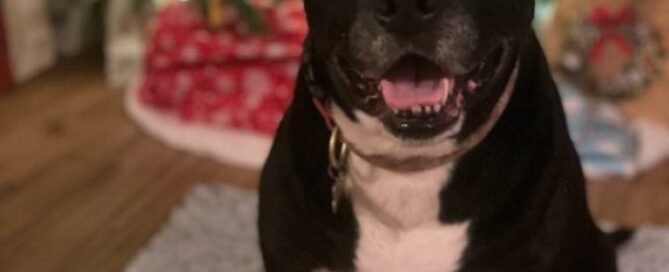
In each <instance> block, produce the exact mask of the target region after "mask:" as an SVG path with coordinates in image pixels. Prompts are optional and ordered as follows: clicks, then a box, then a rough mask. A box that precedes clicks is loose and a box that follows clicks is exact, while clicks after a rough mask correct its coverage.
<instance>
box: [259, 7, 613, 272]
mask: <svg viewBox="0 0 669 272" xmlns="http://www.w3.org/2000/svg"><path fill="white" fill-rule="evenodd" d="M418 1H421V0H418ZM367 2H374V1H369V0H337V1H326V0H306V9H307V13H308V15H309V22H310V27H311V33H310V37H309V39H308V41H307V43H309V44H308V46H307V50H308V52H307V53H309V54H311V55H313V59H310V62H313V63H308V64H307V65H313V66H314V67H315V68H314V69H315V70H316V73H317V77H318V78H319V79H320V81H322V82H321V84H322V86H321V87H322V88H323V89H325V90H326V92H327V99H330V100H332V101H334V102H335V103H337V105H339V106H340V107H341V108H343V109H344V110H345V111H347V113H349V116H350V117H351V118H352V119H355V117H354V116H353V114H351V111H352V110H353V109H362V110H366V111H367V112H369V113H370V114H374V110H373V109H368V108H366V107H365V105H363V104H361V102H360V101H361V100H360V99H357V98H356V97H355V96H356V95H357V94H354V93H352V92H351V91H350V90H342V89H341V88H337V87H338V86H341V84H340V83H337V82H335V81H337V79H336V75H333V74H332V70H331V69H327V68H322V69H319V68H318V67H319V66H321V65H322V66H323V67H325V66H327V65H328V64H327V63H328V61H329V58H331V57H332V55H333V54H335V53H333V52H339V53H341V52H345V53H343V54H344V55H346V54H352V53H351V52H350V51H352V50H363V51H364V49H362V47H360V46H356V45H351V43H355V41H351V40H355V39H366V38H364V35H363V34H360V33H357V34H356V33H351V29H353V28H354V27H353V25H354V23H355V21H356V20H363V21H364V19H360V18H361V17H365V16H364V14H365V13H366V11H365V10H364V8H363V4H364V3H367ZM406 2H413V1H408V0H407V1H406ZM428 2H429V0H428ZM443 2H444V3H446V2H447V3H449V4H444V7H443V8H444V9H445V10H456V11H458V12H464V13H465V14H469V15H468V18H469V21H470V22H471V24H472V27H470V28H471V29H476V30H471V29H470V30H471V31H475V32H477V33H476V35H475V36H476V37H478V38H477V39H473V38H471V39H470V38H467V37H469V36H466V35H467V33H465V32H467V31H464V32H463V30H462V29H461V30H460V31H454V32H449V31H446V32H444V30H443V28H442V29H441V30H439V31H441V32H439V31H436V30H435V32H429V31H430V30H425V32H421V33H440V34H438V35H446V36H447V37H448V39H454V40H455V41H452V42H451V44H450V45H449V50H451V51H453V50H455V51H457V50H460V51H459V53H457V54H454V55H453V54H452V55H443V54H442V60H441V61H437V62H438V63H439V64H440V65H442V66H443V67H446V68H447V69H449V70H450V71H453V72H457V71H455V70H458V69H465V68H463V67H467V66H468V65H469V64H471V63H473V62H476V61H478V60H477V59H476V57H475V56H476V55H481V54H483V53H482V52H485V50H486V46H490V45H491V44H496V43H498V42H499V41H504V42H506V44H508V45H509V47H508V48H509V52H508V54H509V55H510V56H512V57H511V58H510V59H509V60H506V62H507V63H506V64H501V65H500V67H501V68H500V69H499V71H498V72H497V75H496V76H495V78H493V79H491V82H496V83H495V84H493V83H491V84H490V85H491V87H490V89H489V90H486V94H484V96H481V97H478V98H473V99H472V100H471V101H473V102H469V103H470V104H469V105H468V106H467V109H466V110H467V112H468V113H470V116H472V118H471V120H468V122H467V123H466V124H465V126H464V127H463V130H462V132H461V133H460V134H459V135H458V136H457V137H460V138H464V137H466V136H467V135H468V134H470V133H472V131H474V130H475V129H476V128H477V127H478V126H481V124H482V123H483V122H484V121H485V119H486V118H487V116H488V115H489V114H490V111H491V108H492V105H493V104H494V103H492V102H490V101H496V99H498V98H499V96H500V95H501V92H502V89H503V86H504V84H506V81H507V80H508V78H509V77H510V74H511V71H512V69H511V68H512V67H513V64H515V63H518V67H519V68H518V69H519V70H518V78H517V82H516V85H515V91H514V93H513V95H512V97H511V100H510V102H509V104H508V106H507V108H506V110H505V111H504V113H503V115H502V116H501V118H500V119H499V121H498V122H497V123H496V125H495V126H494V128H493V129H492V131H491V132H490V133H489V134H488V135H487V137H485V138H484V139H483V140H482V141H481V142H480V143H479V144H478V145H476V146H475V147H473V148H472V149H471V150H468V152H466V153H465V154H464V155H462V156H460V157H459V158H457V160H456V163H455V168H454V170H453V175H452V176H451V178H450V180H449V182H448V185H446V186H445V188H444V189H443V191H442V192H441V210H440V220H441V221H442V222H443V223H444V224H450V223H458V222H463V221H471V225H470V228H469V231H468V236H469V244H468V246H467V248H466V250H465V252H464V254H463V256H462V259H461V265H460V270H459V271H462V272H467V271H495V272H503V271H513V272H517V271H565V272H567V271H569V272H580V271H584V272H585V271H588V272H599V271H602V272H611V271H616V267H615V258H614V253H613V250H612V248H611V245H610V243H609V242H608V241H607V239H606V238H605V236H604V235H603V234H602V233H601V232H600V230H599V229H598V228H597V227H596V225H595V224H594V222H593V220H592V218H591V215H590V214H589V211H588V207H587V204H586V196H585V193H584V192H585V188H584V187H585V186H584V177H583V174H582V171H581V167H580V164H579V159H578V157H577V155H576V152H575V150H574V146H573V144H572V142H571V140H570V138H569V135H568V133H567V129H566V124H565V117H564V113H563V109H562V106H561V103H560V97H559V96H558V93H557V91H556V87H555V84H554V82H553V79H552V77H551V74H550V71H549V68H548V66H547V62H546V59H545V57H544V53H543V51H542V49H541V46H540V44H539V42H538V40H537V38H536V37H535V35H534V34H533V32H532V31H531V28H530V21H531V17H532V15H531V10H532V9H533V1H531V0H451V1H445V0H444V1H443ZM399 3H402V2H401V1H400V2H399ZM448 5H453V6H448ZM397 8H400V9H402V8H406V7H405V6H403V5H399V6H398V7H397ZM494 12H499V13H501V14H499V15H498V14H496V13H494ZM361 14H362V15H361ZM511 17H513V18H511ZM459 23H462V21H459ZM370 24H371V23H370ZM474 25H475V26H476V27H473V26H474ZM377 26H378V25H377ZM418 27H424V26H417V25H415V24H414V25H412V24H398V25H396V26H392V27H390V26H386V27H385V28H386V29H393V31H392V32H393V34H392V35H396V36H401V35H409V33H411V32H412V31H414V32H416V29H418ZM369 28H374V26H369ZM493 29H496V30H497V31H493ZM385 31H388V30H385ZM389 32H390V31H389ZM377 34H378V33H377ZM470 34H471V33H470ZM356 35H358V36H359V37H356ZM430 35H437V34H430ZM430 35H428V34H425V35H419V36H418V37H413V38H407V39H411V40H413V41H416V44H428V45H429V44H430V39H437V38H438V37H434V36H430ZM458 35H463V36H458ZM458 39H462V40H458ZM467 39H470V40H467ZM342 40H346V41H347V42H346V43H348V44H347V45H345V46H343V45H341V44H342V43H343V42H342ZM398 40H402V39H399V38H398ZM394 46H396V47H401V46H400V45H394ZM342 48H346V49H342ZM414 48H419V49H416V50H415V51H412V52H414V53H417V54H431V53H435V51H434V50H432V49H430V48H429V46H424V47H420V46H415V47H414ZM420 48H423V49H420ZM338 50H341V51H338ZM347 50H348V51H347ZM421 50H422V51H421ZM401 53H402V50H399V49H387V50H386V51H384V52H378V53H374V52H367V53H366V54H363V55H364V56H365V57H364V58H361V57H356V56H348V55H346V56H345V57H344V58H347V59H348V62H349V65H352V66H354V67H356V68H357V69H360V70H362V71H364V72H368V73H369V74H370V76H372V77H373V76H374V74H375V73H382V72H378V71H376V70H379V71H382V70H383V69H386V68H387V67H388V66H389V65H391V64H390V62H392V60H393V59H395V60H396V59H397V57H396V56H395V55H398V56H399V55H400V54H401ZM379 54H385V56H382V57H379ZM389 55H392V56H389ZM374 57H376V58H383V59H384V61H379V62H376V63H375V64H372V63H374V60H373V58H374ZM385 62H388V63H385ZM505 65H506V67H504V66H505ZM305 70H306V69H305V67H303V69H302V70H301V72H300V75H299V78H298V82H297V88H296V93H295V98H294V101H293V103H292V105H291V106H290V108H289V110H288V111H287V113H286V115H285V118H284V120H283V122H282V124H281V126H280V128H279V130H278V132H277V137H276V140H275V144H274V147H273V149H272V152H271V155H270V157H269V160H268V161H267V164H266V166H265V168H264V171H263V174H262V183H261V192H260V194H261V198H260V217H259V230H260V239H261V247H262V251H263V257H264V261H265V268H266V270H267V271H279V272H280V271H285V272H301V271H313V270H314V269H317V268H327V269H329V270H332V271H355V265H354V262H355V257H356V256H355V249H356V242H357V237H358V230H357V222H356V218H355V215H354V212H353V208H352V204H351V201H350V200H349V199H347V198H344V199H343V200H342V201H341V202H340V203H339V209H338V210H337V212H336V213H333V211H332V209H331V197H332V196H331V187H332V185H333V180H332V179H331V178H330V177H329V176H328V174H327V171H326V170H327V167H328V161H327V156H328V153H327V146H328V139H329V136H330V131H329V129H328V128H327V127H326V125H325V122H324V121H323V117H322V116H321V114H320V113H319V112H318V110H317V109H316V107H315V106H314V104H313V102H312V99H313V95H312V93H311V92H310V88H312V86H310V83H309V82H307V79H306V75H305V74H306V72H305ZM364 72H363V73H364ZM497 78H498V79H497ZM493 89H494V90H493ZM397 133H398V135H399V136H402V133H404V132H402V131H398V132H397ZM428 134H429V133H428ZM405 136H406V137H412V136H415V135H412V134H411V133H410V132H407V134H406V135H405ZM422 136H423V135H418V136H416V137H422Z"/></svg>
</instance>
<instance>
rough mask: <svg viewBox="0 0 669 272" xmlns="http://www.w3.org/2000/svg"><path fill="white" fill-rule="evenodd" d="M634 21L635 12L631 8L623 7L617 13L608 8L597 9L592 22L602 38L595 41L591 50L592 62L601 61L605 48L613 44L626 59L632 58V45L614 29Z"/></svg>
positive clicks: (592, 13) (591, 19) (593, 13)
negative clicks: (610, 43)
mask: <svg viewBox="0 0 669 272" xmlns="http://www.w3.org/2000/svg"><path fill="white" fill-rule="evenodd" d="M632 20H634V12H633V10H632V9H631V8H630V7H623V8H621V9H620V10H619V11H618V12H617V13H613V12H612V11H611V10H610V9H609V8H608V7H606V6H598V7H595V8H594V9H593V10H592V12H591V13H590V21H592V23H593V24H594V25H596V26H597V27H599V29H600V30H602V31H601V33H602V34H601V36H600V37H599V38H598V39H597V40H596V41H595V43H594V44H593V46H592V48H591V49H590V54H589V57H590V60H597V59H599V58H600V57H601V56H602V54H603V52H604V49H605V48H606V47H605V46H606V45H607V44H608V43H609V42H612V43H614V44H615V45H617V46H618V48H619V49H620V50H621V51H622V52H623V53H624V54H625V56H626V57H628V58H629V57H631V56H632V45H630V44H629V42H628V41H627V40H626V39H625V37H624V36H623V35H622V34H621V33H618V32H616V31H614V30H612V29H615V28H616V27H619V26H621V25H623V24H625V23H629V22H631V21H632Z"/></svg>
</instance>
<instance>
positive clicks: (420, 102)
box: [380, 79, 453, 110]
mask: <svg viewBox="0 0 669 272" xmlns="http://www.w3.org/2000/svg"><path fill="white" fill-rule="evenodd" d="M452 86H453V82H452V80H449V79H441V80H423V81H419V82H410V81H398V82H393V81H389V80H382V81H381V86H380V89H381V93H382V95H383V99H384V100H385V101H386V104H387V105H388V106H389V107H391V108H393V109H397V110H406V109H411V108H413V107H415V106H432V105H441V104H442V103H444V101H446V99H447V98H448V94H449V92H450V90H451V87H452Z"/></svg>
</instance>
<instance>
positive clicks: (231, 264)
mask: <svg viewBox="0 0 669 272" xmlns="http://www.w3.org/2000/svg"><path fill="white" fill-rule="evenodd" d="M256 207H257V195H256V193H255V192H249V191H242V190H240V189H236V188H233V187H229V186H226V185H220V184H219V185H200V186H197V187H196V188H194V189H193V190H192V191H191V192H190V193H189V194H188V196H187V197H186V201H185V204H184V206H183V207H180V208H178V209H176V210H175V211H174V213H173V215H172V217H171V219H170V220H169V222H168V223H167V224H166V225H165V226H164V228H163V230H162V231H160V232H159V233H158V234H157V235H156V236H155V237H154V238H153V239H152V241H151V243H150V244H149V245H148V247H147V248H146V249H145V250H144V251H143V252H141V253H140V254H139V255H138V256H137V257H136V258H135V260H134V261H133V262H132V263H131V264H130V265H129V266H128V268H127V270H126V272H220V271H235V272H259V271H262V263H261V259H260V254H259V252H258V239H257V234H256V214H257V213H256ZM619 255H620V258H619V263H620V268H621V270H620V271H622V272H664V271H667V268H669V229H661V228H643V229H640V230H639V231H638V232H637V233H636V234H635V236H634V238H633V239H632V241H631V242H629V243H628V244H627V245H626V246H624V247H623V248H622V249H621V250H620V252H619Z"/></svg>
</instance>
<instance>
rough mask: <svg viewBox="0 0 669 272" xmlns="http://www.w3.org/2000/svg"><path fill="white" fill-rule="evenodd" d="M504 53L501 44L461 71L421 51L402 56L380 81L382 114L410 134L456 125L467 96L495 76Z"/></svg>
mask: <svg viewBox="0 0 669 272" xmlns="http://www.w3.org/2000/svg"><path fill="white" fill-rule="evenodd" d="M503 55H504V50H503V48H502V47H500V48H499V49H498V50H494V51H492V53H490V54H489V55H488V56H487V57H486V58H484V59H482V61H481V62H480V63H478V65H476V66H475V67H474V68H473V69H472V70H471V71H469V72H468V73H465V74H461V75H454V74H452V73H450V72H449V71H445V70H443V69H441V68H440V67H439V66H438V65H437V64H435V63H434V62H432V61H430V60H429V59H427V58H424V57H421V56H418V55H413V54H411V55H406V56H404V57H402V58H401V59H400V60H399V61H397V62H396V63H395V64H394V65H392V66H391V68H390V69H389V70H388V71H387V72H386V73H385V74H384V75H383V76H382V78H381V79H380V80H379V81H378V91H379V92H380V93H381V97H382V98H383V99H382V104H383V105H381V107H382V109H380V112H379V113H380V114H379V118H380V119H381V120H382V121H383V123H384V124H385V125H386V127H388V128H389V129H390V131H391V132H393V133H394V134H397V135H399V136H402V137H406V138H417V139H421V138H431V137H434V136H436V135H438V134H441V133H443V132H444V131H447V130H449V129H452V128H453V127H455V126H456V125H457V124H458V122H459V121H461V119H462V118H463V116H462V113H463V111H464V107H465V105H466V103H467V98H468V97H469V96H471V95H474V94H475V93H476V92H477V90H479V89H480V88H481V86H483V85H484V84H486V82H487V81H488V80H490V78H492V77H493V75H494V73H495V71H496V70H497V68H498V67H499V65H500V63H501V61H502V57H503ZM377 108H378V106H377Z"/></svg>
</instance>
